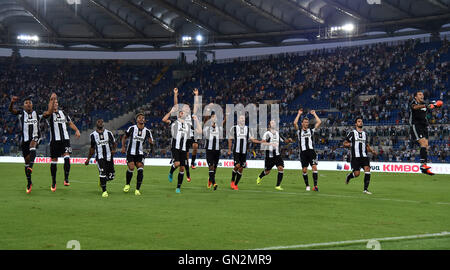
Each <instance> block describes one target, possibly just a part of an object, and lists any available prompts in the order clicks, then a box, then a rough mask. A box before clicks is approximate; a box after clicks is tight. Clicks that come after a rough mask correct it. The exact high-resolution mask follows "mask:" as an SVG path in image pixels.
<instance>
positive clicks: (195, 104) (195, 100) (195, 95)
mask: <svg viewBox="0 0 450 270" xmlns="http://www.w3.org/2000/svg"><path fill="white" fill-rule="evenodd" d="M193 92H194V114H196V113H197V111H198V102H199V101H198V89H197V88H194V91H193Z"/></svg>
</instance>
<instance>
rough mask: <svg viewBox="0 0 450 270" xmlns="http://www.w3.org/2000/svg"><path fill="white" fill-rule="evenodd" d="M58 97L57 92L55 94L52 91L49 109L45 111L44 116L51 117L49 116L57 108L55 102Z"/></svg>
mask: <svg viewBox="0 0 450 270" xmlns="http://www.w3.org/2000/svg"><path fill="white" fill-rule="evenodd" d="M57 98H58V97H57V96H56V94H55V93H52V95H51V96H50V101H49V102H48V107H47V111H45V112H44V113H43V114H42V116H43V117H44V118H47V117H49V116H50V115H51V114H52V113H53V110H54V109H55V102H56V99H57Z"/></svg>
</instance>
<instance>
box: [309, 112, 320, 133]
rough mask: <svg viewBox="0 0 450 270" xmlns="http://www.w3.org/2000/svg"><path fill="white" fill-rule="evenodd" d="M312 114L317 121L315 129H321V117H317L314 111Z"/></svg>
mask: <svg viewBox="0 0 450 270" xmlns="http://www.w3.org/2000/svg"><path fill="white" fill-rule="evenodd" d="M311 114H312V115H313V116H314V118H315V119H316V124H315V125H314V128H315V129H317V128H319V127H320V124H322V120H320V118H319V116H317V114H316V111H315V110H312V111H311Z"/></svg>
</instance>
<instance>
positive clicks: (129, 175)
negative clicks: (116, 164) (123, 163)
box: [126, 170, 133, 185]
mask: <svg viewBox="0 0 450 270" xmlns="http://www.w3.org/2000/svg"><path fill="white" fill-rule="evenodd" d="M126 177H127V178H126V180H127V185H130V183H131V178H132V177H133V171H130V170H127V174H126Z"/></svg>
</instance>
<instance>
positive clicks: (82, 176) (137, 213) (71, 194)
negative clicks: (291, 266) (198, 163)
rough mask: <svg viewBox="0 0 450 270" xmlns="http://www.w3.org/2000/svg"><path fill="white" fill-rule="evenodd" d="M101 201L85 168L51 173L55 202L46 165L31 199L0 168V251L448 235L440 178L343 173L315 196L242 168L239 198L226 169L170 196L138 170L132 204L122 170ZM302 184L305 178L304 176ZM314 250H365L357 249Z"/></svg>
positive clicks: (37, 171)
mask: <svg viewBox="0 0 450 270" xmlns="http://www.w3.org/2000/svg"><path fill="white" fill-rule="evenodd" d="M115 168H116V179H115V180H113V181H112V182H109V183H108V192H109V194H110V196H109V197H108V198H102V197H101V191H100V188H99V187H98V170H97V167H96V166H95V165H89V166H88V167H85V166H84V165H72V168H71V173H70V179H71V186H70V187H65V186H63V166H62V165H61V164H59V165H58V182H57V190H56V192H55V193H52V192H51V191H50V182H51V180H50V179H51V178H50V169H49V165H46V164H36V165H35V167H34V171H33V176H32V177H33V190H32V193H31V194H26V193H25V185H26V179H25V175H24V169H23V164H0V175H1V177H0V179H1V180H0V201H1V202H0V213H1V218H0V224H1V225H0V226H1V228H2V229H1V230H0V249H60V250H64V249H66V244H67V242H68V241H70V240H77V241H79V242H80V245H81V249H82V250H91V249H120V250H123V249H145V250H196V249H200V250H203V249H207V250H209V249H224V250H229V249H259V248H267V247H281V246H283V247H287V248H289V246H293V245H302V244H311V243H327V242H335V241H347V240H359V239H372V238H384V237H396V236H410V235H421V234H428V233H440V232H445V231H450V196H449V190H450V177H449V176H448V175H435V176H431V177H430V176H427V175H421V174H395V173H392V174H388V173H372V181H371V184H370V188H369V189H370V190H371V191H372V192H373V195H365V194H363V193H362V188H363V178H362V176H360V177H359V178H357V179H352V181H351V182H350V184H349V185H345V175H346V172H331V171H321V172H319V188H320V192H318V193H317V192H313V191H309V192H307V191H305V187H304V183H303V179H302V177H301V172H300V170H286V171H285V173H284V179H283V183H282V187H283V188H284V191H277V190H275V189H274V186H275V183H276V171H272V173H271V174H270V175H268V176H266V177H265V178H264V179H263V182H262V185H260V186H258V185H256V177H257V176H258V174H259V173H260V171H261V170H260V169H245V170H244V174H243V177H242V180H241V183H240V184H239V188H240V190H239V191H234V190H231V189H230V186H229V182H230V178H231V169H225V168H218V170H217V176H216V178H217V183H218V185H219V188H218V190H217V191H212V190H209V189H207V187H206V184H207V178H208V171H207V168H198V169H196V170H191V176H192V182H191V183H188V182H187V181H186V179H185V180H184V183H183V186H182V189H181V190H182V193H181V194H176V193H175V188H176V181H177V180H176V179H177V177H176V176H177V174H178V173H177V172H176V173H175V174H174V181H173V182H172V183H169V182H168V180H167V173H168V170H169V167H152V166H146V167H145V170H144V182H143V184H142V188H141V193H142V196H140V197H138V196H135V195H134V188H135V184H136V175H137V173H136V171H135V173H134V175H133V180H132V189H131V190H130V192H129V193H124V192H123V191H122V188H123V186H124V183H125V171H126V167H125V166H116V167H115ZM309 178H310V183H312V176H311V173H310V174H309ZM321 249H367V248H366V246H365V244H349V245H336V246H326V247H321ZM381 249H450V237H449V236H444V237H438V238H426V239H413V240H399V241H391V242H383V241H381Z"/></svg>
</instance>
